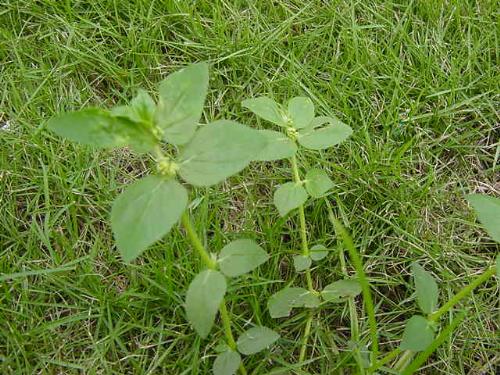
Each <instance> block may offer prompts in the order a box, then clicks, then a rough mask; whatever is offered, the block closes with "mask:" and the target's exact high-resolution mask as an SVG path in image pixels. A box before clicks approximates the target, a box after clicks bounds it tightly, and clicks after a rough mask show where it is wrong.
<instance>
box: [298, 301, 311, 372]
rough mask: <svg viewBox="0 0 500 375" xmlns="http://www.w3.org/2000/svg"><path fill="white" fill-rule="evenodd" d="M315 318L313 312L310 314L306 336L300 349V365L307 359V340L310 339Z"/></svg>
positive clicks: (305, 330)
mask: <svg viewBox="0 0 500 375" xmlns="http://www.w3.org/2000/svg"><path fill="white" fill-rule="evenodd" d="M313 318H314V314H313V313H312V311H310V312H309V317H308V318H307V322H306V328H305V329H304V336H303V337H302V346H301V348H300V354H299V363H302V362H304V360H305V359H306V351H307V340H308V339H309V335H310V334H311V324H312V321H313Z"/></svg>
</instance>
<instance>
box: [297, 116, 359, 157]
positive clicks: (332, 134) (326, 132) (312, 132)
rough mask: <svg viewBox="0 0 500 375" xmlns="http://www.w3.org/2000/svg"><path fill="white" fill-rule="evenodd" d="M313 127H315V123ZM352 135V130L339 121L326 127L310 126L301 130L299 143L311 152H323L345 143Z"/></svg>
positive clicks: (333, 120)
mask: <svg viewBox="0 0 500 375" xmlns="http://www.w3.org/2000/svg"><path fill="white" fill-rule="evenodd" d="M313 125H315V124H314V123H313ZM351 134H352V129H351V128H350V127H349V126H347V125H346V124H344V123H342V122H341V121H339V120H336V119H332V121H331V122H330V123H329V124H328V125H326V126H324V127H315V126H309V127H307V128H304V129H300V130H299V136H298V142H299V143H300V144H301V145H302V146H304V147H306V148H309V149H311V150H322V149H325V148H328V147H332V146H335V145H337V144H339V143H341V142H343V141H345V140H346V139H347V138H349V136H350V135H351Z"/></svg>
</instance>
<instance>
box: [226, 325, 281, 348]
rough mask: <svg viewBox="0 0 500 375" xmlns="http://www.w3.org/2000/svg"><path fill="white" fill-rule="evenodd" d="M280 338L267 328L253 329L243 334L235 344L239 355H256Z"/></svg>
mask: <svg viewBox="0 0 500 375" xmlns="http://www.w3.org/2000/svg"><path fill="white" fill-rule="evenodd" d="M279 338H280V335H278V334H277V333H276V332H274V331H273V330H272V329H269V328H267V327H253V328H250V329H249V330H247V331H245V332H243V334H242V335H241V336H240V337H239V338H238V342H237V343H236V344H237V346H238V351H239V352H240V353H241V354H245V355H251V354H255V353H258V352H260V351H262V350H264V349H266V348H268V347H269V346H270V345H271V344H273V343H274V342H275V341H276V340H278V339H279Z"/></svg>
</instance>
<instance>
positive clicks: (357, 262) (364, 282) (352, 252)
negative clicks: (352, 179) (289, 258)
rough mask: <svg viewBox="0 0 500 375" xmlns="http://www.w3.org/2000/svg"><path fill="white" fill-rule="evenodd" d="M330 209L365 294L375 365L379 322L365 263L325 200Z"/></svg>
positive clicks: (336, 230)
mask: <svg viewBox="0 0 500 375" xmlns="http://www.w3.org/2000/svg"><path fill="white" fill-rule="evenodd" d="M325 201H326V204H327V207H328V217H329V219H330V221H331V222H332V224H333V226H334V227H335V232H336V233H337V235H339V236H340V238H341V239H342V240H343V241H344V245H345V247H346V248H347V251H348V252H349V257H350V258H351V262H352V264H353V266H354V269H355V270H356V274H357V275H358V279H359V283H360V284H361V290H362V292H363V300H364V304H365V309H366V313H367V315H368V323H369V325H370V336H371V340H372V358H371V362H372V363H373V362H374V361H375V360H376V358H377V357H378V337H377V321H376V319H375V307H374V305H373V299H372V294H371V291H370V284H369V283H368V278H367V277H366V274H365V271H364V269H363V262H362V261H361V258H360V257H359V255H358V252H357V251H356V247H355V246H354V243H353V242H352V238H351V236H350V235H349V233H348V232H347V230H346V229H345V228H344V226H343V225H342V224H341V223H340V221H338V220H337V219H336V218H335V216H334V215H333V210H332V208H331V206H330V202H328V200H325Z"/></svg>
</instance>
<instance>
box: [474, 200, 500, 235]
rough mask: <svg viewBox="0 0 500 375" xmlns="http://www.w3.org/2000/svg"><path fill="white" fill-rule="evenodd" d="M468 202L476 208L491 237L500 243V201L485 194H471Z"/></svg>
mask: <svg viewBox="0 0 500 375" xmlns="http://www.w3.org/2000/svg"><path fill="white" fill-rule="evenodd" d="M467 200H468V201H469V203H470V204H471V205H472V207H474V210H475V211H476V213H477V216H478V217H479V220H480V221H481V223H482V224H483V225H484V227H485V229H486V232H488V234H489V236H490V237H491V238H492V239H493V240H494V241H495V242H498V243H500V199H498V198H495V197H490V196H488V195H484V194H470V195H468V196H467Z"/></svg>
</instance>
